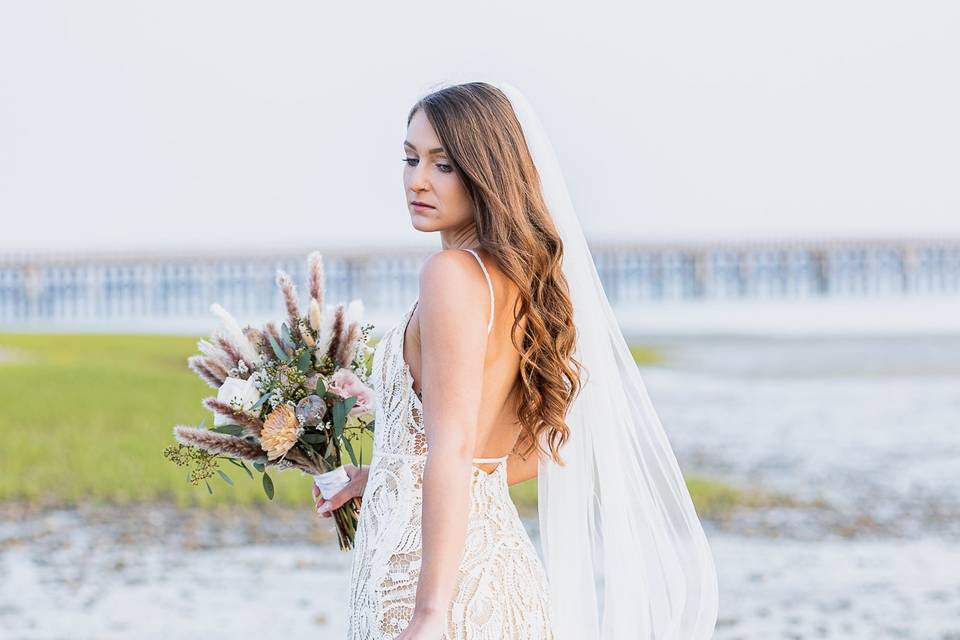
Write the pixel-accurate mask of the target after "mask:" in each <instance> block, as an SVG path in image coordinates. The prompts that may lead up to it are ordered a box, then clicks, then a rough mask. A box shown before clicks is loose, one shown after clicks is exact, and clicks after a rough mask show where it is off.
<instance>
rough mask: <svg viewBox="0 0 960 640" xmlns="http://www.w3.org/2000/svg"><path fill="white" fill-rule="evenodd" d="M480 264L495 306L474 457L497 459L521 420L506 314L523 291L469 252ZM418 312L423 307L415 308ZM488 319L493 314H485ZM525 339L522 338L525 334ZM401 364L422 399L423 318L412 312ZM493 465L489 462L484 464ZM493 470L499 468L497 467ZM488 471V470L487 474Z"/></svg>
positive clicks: (516, 362) (517, 369)
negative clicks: (421, 321) (408, 371)
mask: <svg viewBox="0 0 960 640" xmlns="http://www.w3.org/2000/svg"><path fill="white" fill-rule="evenodd" d="M465 251H469V252H470V253H471V254H473V256H474V257H475V258H476V259H477V262H478V263H479V264H478V269H481V270H483V272H484V276H485V277H486V279H487V283H488V285H489V286H488V292H489V295H490V296H491V300H492V301H493V316H492V318H491V319H490V322H489V323H488V326H489V327H490V330H489V334H488V339H487V351H486V355H485V358H484V367H483V381H482V386H481V401H480V415H479V417H478V419H477V450H476V452H474V456H476V457H479V458H495V457H500V456H504V455H507V454H508V453H510V452H511V451H512V450H513V446H514V444H515V443H516V441H517V437H518V436H519V434H520V421H519V418H518V417H517V405H516V401H517V399H518V392H519V388H520V387H519V385H520V353H519V352H518V351H517V350H516V349H515V348H514V346H513V344H512V342H511V340H510V327H511V325H512V324H513V317H512V314H510V313H504V311H507V310H512V309H513V308H514V304H515V303H516V300H517V297H518V295H519V292H518V290H517V287H516V285H515V284H514V283H513V281H512V280H510V279H509V278H507V277H506V276H504V275H503V274H502V273H500V272H499V271H498V270H496V269H491V268H490V267H489V266H488V265H491V264H493V262H494V261H493V260H491V259H489V257H488V259H487V260H484V259H483V258H481V256H480V255H479V254H478V252H475V251H473V250H470V249H465ZM417 306H418V307H419V305H417ZM487 313H488V314H489V313H490V312H489V309H488V311H487ZM525 324H526V318H524V319H523V320H522V321H521V323H520V326H519V330H520V331H521V332H522V330H523V328H524V326H525ZM521 335H522V333H521ZM403 345H404V349H403V350H404V353H403V359H404V360H405V361H406V362H407V363H408V365H407V366H408V367H409V369H410V375H411V376H412V377H413V379H414V389H413V390H414V393H416V394H417V395H418V396H419V395H421V386H420V383H419V382H418V380H419V379H420V368H421V358H420V349H421V341H420V314H419V309H414V312H413V314H412V315H411V317H410V321H409V323H408V324H407V326H406V328H405V333H404V339H403ZM477 466H480V467H481V468H482V467H483V466H491V463H487V464H485V465H477ZM492 466H494V467H496V465H495V464H493V465H492ZM484 471H488V472H489V471H490V470H488V469H484Z"/></svg>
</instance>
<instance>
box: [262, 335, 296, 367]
mask: <svg viewBox="0 0 960 640" xmlns="http://www.w3.org/2000/svg"><path fill="white" fill-rule="evenodd" d="M267 339H268V340H269V341H270V346H271V347H272V348H273V353H274V354H276V356H277V359H278V360H279V361H280V362H283V363H284V364H287V363H289V362H290V360H292V358H291V357H290V356H288V355H287V352H286V351H284V350H283V349H281V348H280V345H279V344H277V339H276V338H274V337H273V335H268V336H267Z"/></svg>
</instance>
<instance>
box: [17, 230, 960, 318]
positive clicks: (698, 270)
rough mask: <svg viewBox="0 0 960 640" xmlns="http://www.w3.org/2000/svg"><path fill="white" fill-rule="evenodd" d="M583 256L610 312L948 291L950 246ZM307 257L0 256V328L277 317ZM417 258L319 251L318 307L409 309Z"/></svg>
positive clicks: (956, 281) (646, 249)
mask: <svg viewBox="0 0 960 640" xmlns="http://www.w3.org/2000/svg"><path fill="white" fill-rule="evenodd" d="M591 250H592V253H593V256H594V261H595V264H596V267H597V271H598V273H599V275H600V278H601V280H602V282H603V284H604V288H605V290H606V292H607V295H608V297H609V299H610V302H611V305H613V306H614V307H616V306H618V305H625V306H634V305H635V304H636V303H642V302H645V301H657V300H678V299H697V298H702V299H707V298H714V299H716V298H726V299H731V298H734V299H735V298H744V299H747V298H770V297H779V298H799V297H823V296H834V297H856V296H876V295H894V296H904V295H911V294H915V293H922V294H943V295H956V294H958V293H960V239H914V240H884V239H879V240H806V241H804V240H792V241H790V240H784V241H753V242H724V243H693V242H689V243H671V244H666V243H663V244H642V243H632V244H619V245H617V244H609V243H607V244H601V243H595V244H592V245H591ZM309 251H310V248H304V249H303V250H302V251H296V250H290V251H285V252H279V253H260V254H251V253H243V254H235V255H231V254H203V253H199V252H197V253H173V252H168V253H154V254H136V255H135V254H122V253H113V254H109V253H99V254H68V253H46V254H41V253H35V254H19V255H15V254H8V255H0V325H16V326H22V325H24V324H28V323H31V322H34V321H36V322H41V323H43V324H49V323H55V324H56V323H60V322H63V323H66V324H69V323H74V322H86V321H94V322H95V321H97V320H101V319H102V320H116V319H118V318H122V319H127V320H131V321H135V320H137V319H149V320H154V321H161V320H163V319H170V318H178V317H182V318H196V317H201V316H208V315H209V305H210V302H212V301H217V302H219V303H220V304H222V305H224V306H225V307H226V308H228V309H229V310H231V311H232V312H234V313H235V314H237V315H238V316H239V315H243V316H245V317H246V316H248V315H255V316H256V315H262V314H272V315H276V312H277V310H278V309H282V301H281V299H280V294H279V291H278V289H277V287H276V285H275V283H274V279H275V276H276V271H277V269H284V270H285V271H287V272H288V273H290V275H291V276H292V277H293V279H294V281H295V282H297V283H305V281H306V268H307V266H306V255H307V253H308V252H309ZM429 253H431V251H429V250H428V251H419V250H417V251H411V250H395V251H388V250H372V251H355V252H346V251H329V252H324V254H323V255H324V265H325V269H326V279H327V286H328V296H329V299H330V300H348V299H353V298H358V297H359V298H362V299H363V301H364V304H365V305H366V308H367V309H373V310H377V309H381V310H388V309H396V308H399V307H402V306H403V305H405V304H409V303H410V302H411V301H412V300H413V299H414V298H415V297H416V295H417V279H418V272H419V268H420V265H421V264H422V262H423V260H424V259H425V258H426V257H427V255H429ZM299 286H300V289H301V291H300V293H301V294H305V292H304V291H303V290H302V289H303V284H300V285H299ZM302 297H303V298H304V302H305V301H306V300H305V295H302Z"/></svg>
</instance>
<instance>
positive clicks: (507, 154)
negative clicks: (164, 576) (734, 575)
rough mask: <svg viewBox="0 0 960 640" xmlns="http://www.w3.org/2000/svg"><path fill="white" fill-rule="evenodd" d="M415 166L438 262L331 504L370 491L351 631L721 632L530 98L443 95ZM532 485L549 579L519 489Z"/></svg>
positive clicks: (388, 361) (391, 335) (414, 134)
mask: <svg viewBox="0 0 960 640" xmlns="http://www.w3.org/2000/svg"><path fill="white" fill-rule="evenodd" d="M404 151H405V154H406V155H405V156H404V162H405V163H406V167H405V168H404V188H405V191H406V195H407V200H408V203H409V206H410V209H411V216H412V221H413V224H414V226H415V227H416V228H417V229H419V230H421V231H439V232H440V236H441V242H442V247H443V248H442V250H441V251H439V252H437V253H436V254H434V255H432V256H431V257H430V258H429V259H428V260H427V261H426V263H425V264H424V266H423V268H422V270H421V274H420V295H419V297H418V299H417V301H415V302H414V303H413V305H412V306H411V307H410V309H409V310H408V311H407V313H406V314H404V317H403V318H402V319H401V321H400V322H399V323H398V324H397V325H395V326H394V327H393V328H391V329H390V330H388V331H387V332H386V333H385V334H384V336H383V338H382V339H381V341H380V342H379V343H378V344H377V349H376V352H375V354H374V384H375V385H376V391H377V395H378V407H377V411H378V413H377V429H376V435H375V443H374V454H373V458H372V460H371V464H370V466H369V467H363V468H360V469H357V468H354V467H349V468H348V473H349V475H350V476H351V483H350V485H348V486H347V487H346V488H344V489H343V490H342V491H341V492H340V493H339V494H337V495H335V496H333V497H332V498H331V499H330V500H329V501H325V502H324V501H321V503H320V504H318V511H319V512H321V513H329V512H330V511H331V510H332V509H333V508H336V507H338V506H339V505H340V504H342V503H343V502H344V501H345V500H347V499H348V498H350V497H352V496H355V495H362V496H363V506H362V508H361V515H360V522H359V525H358V531H357V538H356V551H355V556H354V562H353V568H352V574H351V580H352V582H351V593H350V607H351V609H350V631H349V637H350V638H356V639H361V638H362V639H367V638H375V639H376V640H380V639H382V638H391V639H392V638H398V639H402V640H414V639H416V640H438V639H440V638H451V639H452V638H464V639H466V638H518V639H519V638H525V639H532V638H557V639H566V638H570V639H573V638H576V639H577V640H583V639H587V640H593V639H597V638H601V637H603V638H616V639H619V638H657V639H668V638H669V639H674V638H675V639H677V640H691V639H694V640H699V639H700V638H709V637H710V636H711V635H712V632H713V627H714V624H715V622H716V615H717V580H716V573H715V571H714V566H713V559H712V556H711V554H710V550H709V546H708V545H707V542H706V538H705V536H704V534H703V530H702V528H701V526H700V522H699V520H698V519H697V516H696V512H695V511H694V509H693V505H692V502H691V500H690V496H689V493H688V492H687V489H686V485H685V483H684V481H683V477H682V475H681V474H680V471H679V468H678V466H677V463H676V459H675V457H674V456H673V452H672V450H671V449H670V446H669V443H668V442H667V439H666V436H665V434H664V432H663V429H662V426H661V425H660V423H659V420H658V418H657V416H656V413H655V412H654V410H653V408H652V406H651V404H650V401H649V397H648V395H647V393H646V389H645V388H644V386H643V383H642V381H641V380H640V376H639V372H638V371H637V367H636V365H635V363H634V362H633V360H632V358H631V357H630V352H629V349H628V348H627V345H626V343H625V342H624V340H623V336H622V333H621V332H620V329H619V326H618V325H617V322H616V318H615V317H614V315H613V312H612V310H611V309H610V306H609V303H608V301H607V299H606V296H605V294H604V292H603V288H602V286H601V284H600V280H599V278H598V276H597V273H596V269H595V267H594V265H593V260H592V258H591V256H590V252H589V249H588V248H587V244H586V241H585V239H584V238H583V234H582V231H581V229H580V225H579V222H578V221H577V218H576V215H575V213H574V211H573V207H572V204H571V202H570V199H569V195H568V194H567V191H566V187H565V183H564V181H563V177H562V174H561V172H560V170H559V166H558V165H557V162H556V158H555V156H554V154H553V150H552V147H551V146H550V143H549V140H548V139H547V137H546V134H545V133H544V131H543V129H542V127H541V125H540V123H539V121H538V120H537V118H536V115H535V114H534V113H533V110H532V109H531V108H530V105H529V103H527V101H526V100H525V99H524V98H523V96H522V95H521V94H520V92H519V91H517V90H516V89H515V88H513V87H511V86H510V85H507V84H505V83H501V84H499V85H493V84H488V83H484V82H471V83H466V84H460V85H454V86H450V87H445V88H443V89H440V90H438V91H435V92H433V93H431V94H429V95H427V96H426V97H424V98H422V99H421V100H420V101H418V103H417V104H416V105H414V107H413V108H412V109H411V111H410V113H409V116H408V119H407V137H406V140H405V141H404ZM464 250H465V251H464ZM583 374H586V377H582V375H583ZM428 451H429V455H428V453H427V452H428ZM487 463H489V464H487ZM490 467H492V469H491V468H490ZM534 476H539V482H538V492H539V496H538V497H539V513H540V532H541V538H542V545H543V554H544V564H543V565H541V563H540V561H539V558H538V557H537V555H536V552H535V549H534V547H533V546H532V543H531V541H530V539H529V538H528V537H527V535H526V532H525V530H524V529H523V526H522V524H521V522H520V520H519V517H518V515H517V512H516V509H515V508H514V507H513V504H512V502H511V501H510V497H509V493H508V491H507V487H508V485H509V484H512V483H514V482H521V481H523V480H526V479H528V478H531V477H534ZM315 495H316V493H315Z"/></svg>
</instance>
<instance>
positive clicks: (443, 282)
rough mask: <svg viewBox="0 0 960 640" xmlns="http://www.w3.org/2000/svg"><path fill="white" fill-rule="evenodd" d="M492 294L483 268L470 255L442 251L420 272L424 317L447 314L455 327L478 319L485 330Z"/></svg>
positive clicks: (454, 251) (461, 252) (429, 260)
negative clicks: (488, 299)
mask: <svg viewBox="0 0 960 640" xmlns="http://www.w3.org/2000/svg"><path fill="white" fill-rule="evenodd" d="M487 298H488V293H487V284H486V279H485V278H484V276H483V273H482V271H481V270H480V266H479V265H478V264H477V260H476V258H474V257H473V256H472V255H471V254H470V253H469V252H467V251H463V250H461V249H442V250H440V251H437V252H436V253H434V254H432V255H431V256H430V257H428V258H427V260H426V261H425V262H424V264H423V266H422V267H421V269H420V304H422V305H423V307H424V308H423V311H424V315H432V314H443V316H444V317H445V318H446V319H447V320H450V321H452V322H453V323H454V324H456V323H458V322H463V321H467V320H468V319H469V318H477V319H478V322H479V323H480V326H481V327H483V326H485V323H486V315H487V313H488V312H487V305H488V301H487Z"/></svg>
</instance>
